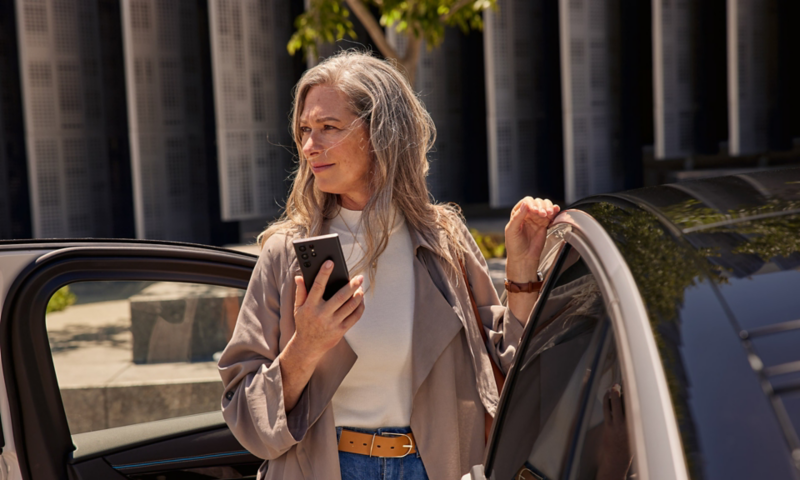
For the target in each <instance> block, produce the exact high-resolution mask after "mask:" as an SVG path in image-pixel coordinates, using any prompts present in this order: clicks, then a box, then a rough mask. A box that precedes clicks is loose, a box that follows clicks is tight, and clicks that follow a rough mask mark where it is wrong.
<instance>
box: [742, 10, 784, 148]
mask: <svg viewBox="0 0 800 480" xmlns="http://www.w3.org/2000/svg"><path fill="white" fill-rule="evenodd" d="M788 61H791V60H788ZM776 73H777V5H776V2H775V0H728V135H729V140H728V142H729V149H730V154H731V155H747V154H753V153H759V152H765V151H767V150H768V149H769V130H770V121H771V118H770V117H771V110H772V109H773V108H774V105H773V101H774V100H773V99H772V98H770V94H771V92H772V91H774V86H775V85H774V84H775V81H776V80H777V78H776V77H777V75H776Z"/></svg>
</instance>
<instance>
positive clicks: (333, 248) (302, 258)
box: [292, 233, 350, 300]
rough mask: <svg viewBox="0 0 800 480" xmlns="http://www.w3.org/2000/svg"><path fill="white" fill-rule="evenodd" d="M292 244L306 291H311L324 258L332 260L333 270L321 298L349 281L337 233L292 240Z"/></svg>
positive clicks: (328, 296) (324, 298) (329, 294)
mask: <svg viewBox="0 0 800 480" xmlns="http://www.w3.org/2000/svg"><path fill="white" fill-rule="evenodd" d="M292 244H293V245H294V252H295V254H297V261H298V262H300V271H301V272H302V273H303V281H304V282H305V284H306V291H311V286H312V285H314V279H316V278H317V274H318V273H319V269H320V268H322V264H323V263H325V260H331V261H333V272H331V276H330V277H329V278H328V284H327V286H326V287H325V293H323V294H322V299H323V300H329V299H330V298H331V297H332V296H333V295H334V294H335V293H336V292H338V291H339V289H341V288H342V287H344V286H345V285H347V283H348V282H349V281H350V275H349V274H348V273H347V263H346V262H345V260H344V255H343V254H342V244H341V243H339V234H338V233H331V234H330V235H320V236H319V237H311V238H304V239H302V240H292Z"/></svg>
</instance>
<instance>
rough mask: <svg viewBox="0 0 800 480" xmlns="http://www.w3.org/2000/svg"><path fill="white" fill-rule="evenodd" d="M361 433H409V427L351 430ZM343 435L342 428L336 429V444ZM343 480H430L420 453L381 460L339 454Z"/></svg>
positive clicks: (357, 455) (355, 454) (351, 454)
mask: <svg viewBox="0 0 800 480" xmlns="http://www.w3.org/2000/svg"><path fill="white" fill-rule="evenodd" d="M347 429H348V430H352V431H354V432H361V433H369V434H373V433H377V434H378V435H380V434H382V433H387V432H388V433H409V432H410V431H411V428H409V427H385V428H379V429H377V430H365V429H363V428H350V427H347ZM341 435H342V427H336V442H337V443H338V442H339V438H340V437H341ZM339 465H340V466H341V470H342V480H428V474H427V473H425V467H424V466H423V465H422V458H420V456H419V451H417V452H416V453H412V454H411V455H408V456H405V457H403V458H381V457H370V456H368V455H360V454H358V453H347V452H339Z"/></svg>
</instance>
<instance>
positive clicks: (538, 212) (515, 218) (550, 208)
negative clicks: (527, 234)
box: [506, 197, 561, 229]
mask: <svg viewBox="0 0 800 480" xmlns="http://www.w3.org/2000/svg"><path fill="white" fill-rule="evenodd" d="M560 211H561V208H560V207H559V206H558V205H555V204H553V202H552V201H551V200H549V199H546V198H545V199H542V198H533V197H525V198H523V199H522V200H520V201H519V202H518V203H517V205H516V206H515V207H514V209H513V210H512V211H511V219H510V221H509V223H508V226H507V227H506V228H507V229H508V228H511V229H519V228H521V226H522V224H523V223H525V222H533V223H536V224H544V223H547V224H549V223H550V222H551V221H552V220H553V218H555V216H556V215H558V212H560Z"/></svg>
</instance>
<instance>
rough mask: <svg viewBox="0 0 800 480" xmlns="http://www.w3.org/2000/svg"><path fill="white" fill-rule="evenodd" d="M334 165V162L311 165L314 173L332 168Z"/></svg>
mask: <svg viewBox="0 0 800 480" xmlns="http://www.w3.org/2000/svg"><path fill="white" fill-rule="evenodd" d="M333 165H334V164H333V163H326V164H322V165H311V171H313V172H314V173H320V172H323V171H325V170H327V169H329V168H331V167H332V166H333Z"/></svg>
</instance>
